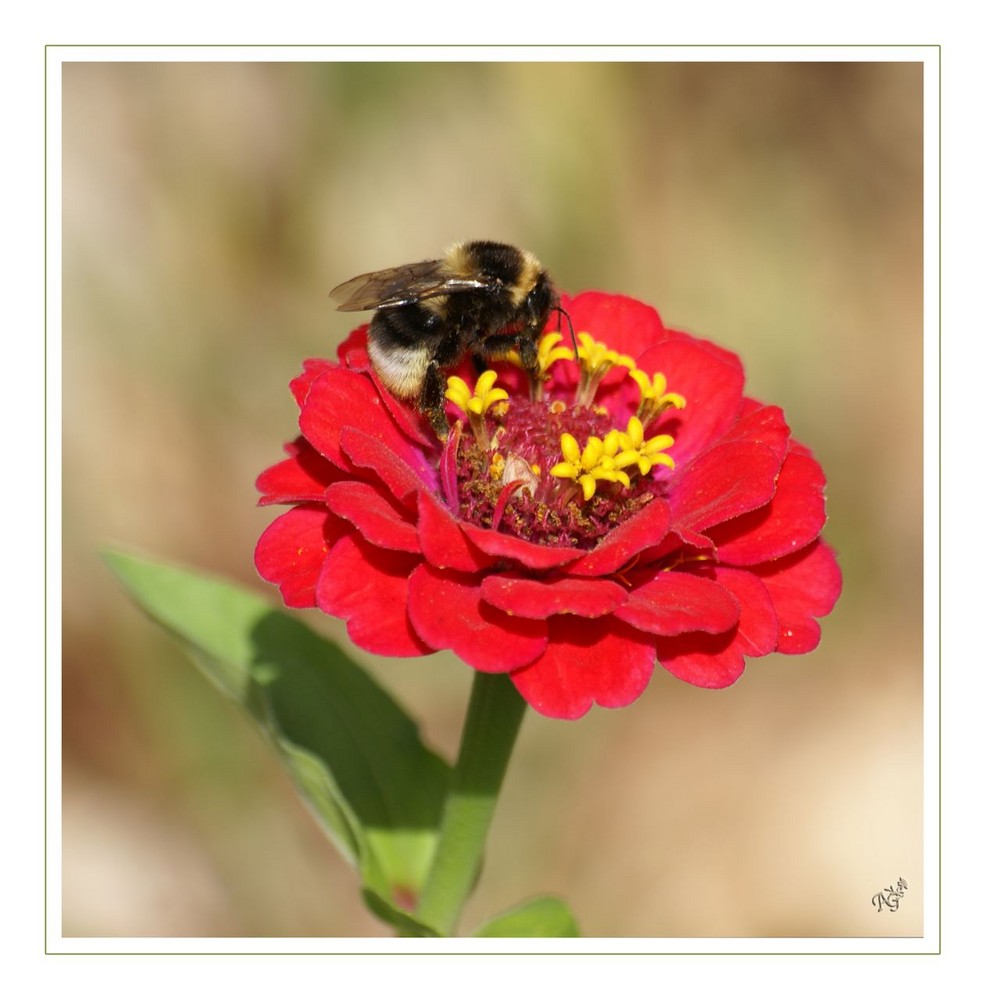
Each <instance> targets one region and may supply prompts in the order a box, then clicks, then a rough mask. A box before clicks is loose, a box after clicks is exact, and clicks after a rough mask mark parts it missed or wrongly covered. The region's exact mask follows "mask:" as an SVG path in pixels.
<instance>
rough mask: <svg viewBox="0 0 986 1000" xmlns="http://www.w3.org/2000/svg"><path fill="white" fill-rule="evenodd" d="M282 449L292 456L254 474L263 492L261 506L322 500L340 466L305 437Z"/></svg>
mask: <svg viewBox="0 0 986 1000" xmlns="http://www.w3.org/2000/svg"><path fill="white" fill-rule="evenodd" d="M284 450H285V451H286V452H288V454H289V455H291V458H286V459H284V461H283V462H278V463H277V464H276V465H272V466H271V467H270V468H269V469H266V470H265V471H264V472H261V473H260V475H259V476H258V477H257V489H258V490H259V491H260V493H262V494H263V496H262V497H261V498H260V501H259V503H260V504H261V506H264V505H266V504H272V503H305V502H306V501H316V502H322V501H324V499H325V488H326V487H327V486H328V485H329V484H330V483H333V482H335V481H336V480H338V479H339V476H340V473H339V470H338V469H337V468H336V467H335V466H334V465H332V463H331V462H327V461H326V460H325V459H324V458H322V456H321V455H320V454H319V453H318V452H317V451H316V450H315V449H314V448H313V447H312V446H311V445H310V444H309V443H308V442H307V441H306V440H305V439H304V438H298V439H297V440H295V441H293V442H292V443H291V444H289V445H285V448H284Z"/></svg>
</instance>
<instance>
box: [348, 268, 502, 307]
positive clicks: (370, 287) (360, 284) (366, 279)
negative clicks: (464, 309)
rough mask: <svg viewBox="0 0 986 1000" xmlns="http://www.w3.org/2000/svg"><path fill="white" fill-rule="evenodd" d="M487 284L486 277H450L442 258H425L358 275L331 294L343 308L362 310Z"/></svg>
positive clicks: (482, 286)
mask: <svg viewBox="0 0 986 1000" xmlns="http://www.w3.org/2000/svg"><path fill="white" fill-rule="evenodd" d="M485 287H487V286H486V283H485V282H483V281H479V280H471V279H467V278H452V277H450V276H449V275H448V273H447V272H446V271H445V262H444V261H442V260H423V261H420V262H419V263H417V264H402V265H401V266H400V267H388V268H387V269H386V270H385V271H371V272H370V273H369V274H360V275H357V276H356V277H355V278H350V279H349V281H344V282H343V283H342V284H341V285H337V286H336V287H335V288H333V289H332V291H331V292H329V295H330V297H331V298H332V299H333V300H334V301H335V302H336V303H337V305H336V309H338V310H339V311H340V312H359V311H360V310H361V309H386V308H390V307H393V306H406V305H408V304H409V303H411V302H418V301H420V300H421V299H429V298H434V296H436V295H448V294H449V293H451V292H462V291H467V290H469V289H475V288H485Z"/></svg>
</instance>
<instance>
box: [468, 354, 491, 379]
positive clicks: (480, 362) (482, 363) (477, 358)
mask: <svg viewBox="0 0 986 1000" xmlns="http://www.w3.org/2000/svg"><path fill="white" fill-rule="evenodd" d="M470 356H471V358H472V369H473V371H474V372H475V373H476V375H477V377H478V376H480V375H482V374H483V372H484V371H486V369H487V368H489V365H488V364H487V363H486V358H484V357H483V356H482V355H480V354H473V355H470Z"/></svg>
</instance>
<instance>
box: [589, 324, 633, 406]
mask: <svg viewBox="0 0 986 1000" xmlns="http://www.w3.org/2000/svg"><path fill="white" fill-rule="evenodd" d="M576 339H577V340H578V342H579V364H580V366H581V368H582V377H581V379H580V380H579V387H578V389H577V391H576V393H575V402H576V404H581V405H582V406H589V405H590V404H591V403H592V400H593V399H594V398H595V395H596V390H597V389H598V388H599V386H600V384H601V382H602V380H603V378H604V377H605V375H606V373H607V372H608V371H609V370H610V368H612V367H613V366H614V365H621V366H622V367H624V368H628V369H635V368H636V367H637V362H636V361H634V359H633V358H631V357H630V355H629V354H619V353H618V352H616V351H611V350H610V349H609V348H608V347H607V346H606V345H605V344H604V343H602V342H601V341H598V340H596V339H595V338H594V337H593V336H592V335H591V334H589V333H579V334H577V335H576Z"/></svg>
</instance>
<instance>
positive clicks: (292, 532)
mask: <svg viewBox="0 0 986 1000" xmlns="http://www.w3.org/2000/svg"><path fill="white" fill-rule="evenodd" d="M564 305H565V307H566V309H567V310H568V312H569V314H570V316H571V318H572V322H573V324H574V326H575V329H576V330H579V331H589V334H591V336H589V334H584V333H580V334H579V340H580V344H581V346H580V349H579V361H576V360H574V352H573V351H572V349H571V347H566V346H565V343H564V341H562V338H561V337H560V335H558V334H546V335H545V337H544V338H543V339H542V342H541V349H540V355H539V357H540V362H541V366H542V370H543V371H544V373H545V381H544V382H543V383H541V384H540V385H539V386H537V387H535V389H534V391H529V390H528V387H527V385H526V381H527V379H526V376H525V375H524V374H523V373H522V371H521V369H520V368H519V367H515V366H512V365H510V364H509V363H504V364H498V365H497V366H496V368H495V372H494V371H492V370H491V371H489V372H486V373H484V374H483V375H482V376H481V377H480V378H479V379H478V380H474V383H473V384H472V385H471V384H470V382H469V381H468V376H466V377H455V376H453V377H452V378H450V379H449V389H448V394H447V395H448V398H449V400H450V402H451V403H452V404H453V408H452V417H453V429H452V432H451V433H450V434H449V437H448V440H447V442H441V441H439V440H438V439H437V438H436V437H435V436H434V434H433V432H432V431H431V429H430V428H429V427H428V426H427V423H426V422H425V421H423V420H422V419H421V418H420V416H419V415H418V414H417V413H416V412H415V411H414V410H413V409H412V408H410V407H408V406H405V405H404V404H403V403H401V402H399V401H397V400H395V399H394V398H393V397H392V396H390V395H389V394H388V393H387V392H386V391H385V390H383V389H382V388H381V386H380V384H379V382H378V381H377V379H376V378H375V376H374V373H373V371H372V369H371V367H370V363H369V358H368V355H367V353H366V327H361V328H360V329H358V330H356V331H355V332H354V333H353V334H352V335H351V336H350V337H349V338H348V340H347V341H346V342H345V343H344V344H343V345H342V347H341V348H340V349H339V358H340V363H339V364H334V363H332V362H329V361H308V362H306V363H305V366H304V371H303V372H302V374H301V375H300V376H299V377H298V378H296V379H295V380H294V381H293V382H292V383H291V389H292V391H293V393H294V396H295V399H296V400H297V402H298V405H299V407H300V408H301V416H300V419H299V425H300V428H301V436H300V437H299V438H297V439H296V440H295V441H294V442H293V443H291V444H289V445H288V446H287V451H288V455H289V457H288V458H287V459H286V460H284V461H282V462H280V463H279V464H277V465H274V466H272V467H271V468H270V469H268V470H267V471H266V472H264V473H263V474H262V475H261V476H260V478H259V480H258V482H257V487H258V489H259V490H260V491H261V493H262V494H263V497H262V499H261V501H260V502H261V503H262V504H272V503H282V504H291V505H292V507H291V509H290V510H289V511H287V512H286V513H284V514H282V515H281V516H280V517H278V518H277V520H275V521H274V522H273V523H272V524H271V525H270V526H269V527H268V528H267V530H266V531H265V532H264V533H263V535H262V536H261V538H260V541H259V543H258V545H257V551H256V564H257V569H258V570H259V572H260V574H261V576H262V577H264V579H266V580H269V581H270V582H272V583H275V584H277V585H278V586H279V587H280V589H281V593H282V595H283V598H284V601H285V603H286V604H289V605H292V606H295V607H310V606H317V607H319V608H321V609H322V610H323V611H325V612H326V613H328V614H331V615H336V616H338V617H340V618H343V619H345V621H346V622H347V625H348V630H349V635H350V637H351V638H352V639H353V641H354V642H355V643H356V644H357V645H359V646H362V647H363V648H364V649H366V650H368V651H370V652H373V653H380V654H383V655H387V656H416V655H420V654H424V653H429V652H432V651H434V650H439V649H451V650H453V651H454V652H455V653H456V654H458V655H459V656H460V657H461V658H462V659H463V660H465V661H466V662H467V663H468V664H470V665H471V666H472V667H474V668H475V669H477V670H481V671H489V672H507V673H509V674H510V677H511V680H512V681H513V683H514V684H515V686H516V687H517V690H518V691H519V692H520V693H521V695H522V696H523V697H524V698H525V700H526V701H527V702H528V703H529V704H531V705H532V706H533V707H534V708H535V709H537V710H538V711H539V712H541V713H542V714H544V715H549V716H555V717H559V718H566V719H575V718H578V717H579V716H581V715H583V714H584V713H585V712H587V711H588V710H589V708H590V707H591V706H592V704H593V703H594V702H596V703H598V704H600V705H604V706H607V707H618V706H622V705H627V704H629V703H630V702H631V701H633V700H634V699H635V698H636V697H637V696H638V695H639V694H640V693H641V692H642V691H643V689H644V688H645V687H646V685H647V683H648V681H649V679H650V676H651V673H652V672H653V669H654V664H655V661H656V662H659V663H660V664H661V665H662V666H663V667H664V668H665V669H666V670H668V671H670V672H671V673H672V674H674V675H675V676H676V677H679V678H681V679H682V680H685V681H688V682H689V683H691V684H696V685H698V686H700V687H709V688H721V687H725V686H727V685H729V684H732V683H733V682H734V681H735V680H736V679H737V678H738V677H739V676H740V674H741V673H742V672H743V669H744V664H745V657H748V656H764V655H766V654H767V653H773V652H780V653H804V652H808V651H809V650H811V649H814V648H815V646H816V645H817V643H818V640H819V626H818V623H817V621H816V620H815V619H817V618H819V617H821V616H823V615H826V614H828V612H829V611H831V609H832V607H833V605H834V604H835V601H836V599H837V598H838V596H839V592H840V590H841V586H842V581H841V575H840V572H839V568H838V566H837V564H836V561H835V557H834V555H833V552H832V550H831V549H830V548H829V546H828V545H826V544H825V542H823V541H822V540H821V539H820V538H819V534H820V532H821V530H822V526H823V525H824V523H825V498H824V486H825V478H824V475H823V473H822V470H821V468H820V467H819V465H818V463H817V462H816V461H815V459H814V458H813V457H812V455H811V453H810V452H809V451H808V449H807V448H805V447H804V446H803V445H801V444H799V443H797V442H796V441H794V440H793V439H792V438H791V436H790V431H789V429H788V426H787V424H786V423H785V421H784V415H783V413H782V411H781V410H780V409H779V408H778V407H776V406H765V405H763V404H762V403H759V402H756V401H755V400H752V399H749V398H747V397H744V395H743V368H742V365H741V363H740V361H739V359H738V358H737V357H736V356H735V355H734V354H731V353H730V352H728V351H726V350H723V349H722V348H720V347H717V346H715V345H714V344H711V343H709V342H708V341H704V340H699V339H696V338H695V337H692V336H689V335H688V334H685V333H680V332H678V331H675V330H668V329H666V328H665V327H664V325H663V323H662V322H661V319H660V317H659V316H658V314H657V312H656V311H655V310H653V309H652V308H650V307H649V306H646V305H643V304H642V303H639V302H636V301H634V300H632V299H629V298H625V297H621V296H613V295H604V294H601V293H597V292H589V293H585V294H583V295H579V296H577V297H576V298H574V299H571V300H567V301H565V303H564ZM622 352H626V353H622ZM464 374H465V370H463V372H460V375H464ZM494 383H496V384H495V385H494ZM457 411H458V412H457ZM456 416H458V417H459V420H458V422H456V421H455V417H456Z"/></svg>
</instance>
